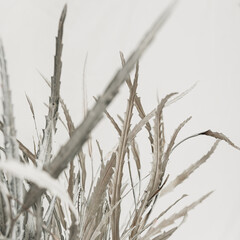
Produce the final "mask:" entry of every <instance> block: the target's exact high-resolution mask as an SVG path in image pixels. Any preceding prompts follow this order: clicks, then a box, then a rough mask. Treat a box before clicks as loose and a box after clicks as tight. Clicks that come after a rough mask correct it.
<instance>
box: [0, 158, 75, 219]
mask: <svg viewBox="0 0 240 240" xmlns="http://www.w3.org/2000/svg"><path fill="white" fill-rule="evenodd" d="M0 169H1V170H3V171H6V172H8V173H10V174H12V175H14V176H15V177H17V178H19V179H21V180H28V181H30V182H33V183H35V184H37V185H38V186H39V187H40V188H42V189H47V190H49V191H50V192H51V193H52V194H53V195H56V196H57V197H59V198H60V199H61V201H63V202H65V203H66V204H67V206H69V208H70V209H71V211H72V212H73V213H74V215H75V217H76V219H77V217H78V213H77V212H76V209H75V207H74V205H73V203H72V201H71V199H70V197H69V195H68V193H67V192H66V191H65V189H64V187H63V186H62V185H61V184H60V182H59V181H58V180H56V179H54V178H52V177H51V176H50V175H49V174H48V173H47V172H46V171H44V170H41V169H39V168H36V167H33V166H30V165H27V164H22V163H20V162H16V161H13V160H9V161H7V162H0Z"/></svg>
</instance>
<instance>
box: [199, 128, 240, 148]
mask: <svg viewBox="0 0 240 240" xmlns="http://www.w3.org/2000/svg"><path fill="white" fill-rule="evenodd" d="M199 135H206V136H210V137H214V138H216V139H220V140H223V141H225V142H227V143H228V144H229V145H231V146H232V147H234V148H236V149H238V150H240V148H239V147H238V146H236V145H235V144H234V143H233V142H232V141H231V140H230V139H229V138H228V137H226V136H225V135H224V134H223V133H219V132H212V131H211V130H207V131H206V132H202V133H199Z"/></svg>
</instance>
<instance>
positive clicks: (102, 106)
mask: <svg viewBox="0 0 240 240" xmlns="http://www.w3.org/2000/svg"><path fill="white" fill-rule="evenodd" d="M174 6H175V4H174V3H173V4H171V5H170V6H169V7H168V8H167V9H166V10H165V11H164V12H163V14H161V16H160V17H159V18H158V19H157V21H156V23H155V24H154V25H153V26H152V28H151V29H150V31H149V32H148V33H147V34H146V35H145V37H144V38H143V40H142V41H141V42H140V44H139V46H138V47H137V48H136V50H135V51H134V52H133V53H132V55H131V56H130V57H129V59H128V61H127V62H126V64H125V65H124V67H123V68H122V69H121V70H119V71H118V72H117V73H116V75H115V77H114V78H113V79H112V81H111V82H110V84H109V85H108V86H107V88H106V90H105V91H104V93H103V95H102V96H101V97H100V98H99V100H98V102H97V103H96V104H95V106H94V107H93V108H92V110H90V111H89V112H88V114H87V116H86V118H85V119H84V121H83V122H82V123H81V124H80V126H79V127H78V128H77V129H76V130H75V132H74V134H73V136H72V137H71V138H70V139H69V141H68V142H67V143H66V144H65V145H64V146H63V147H62V148H61V149H60V151H59V152H58V154H57V155H56V157H55V158H54V159H53V160H52V162H51V163H49V164H48V165H46V166H45V169H47V171H48V172H49V174H50V175H51V176H52V177H54V178H57V177H58V176H59V175H60V173H61V172H62V171H63V170H64V169H65V168H66V167H67V165H68V163H69V162H71V161H72V160H73V158H74V156H75V155H76V154H77V153H78V152H79V150H80V149H81V148H82V146H83V144H84V143H85V141H86V140H87V139H88V136H89V133H90V132H91V131H92V129H93V128H94V127H95V126H96V125H97V123H98V122H99V121H100V119H101V117H102V114H103V112H104V111H105V110H106V107H107V106H108V105H109V104H110V102H111V101H112V99H113V98H114V97H115V96H116V95H117V93H118V89H119V87H120V86H121V84H122V83H123V82H124V80H125V79H126V76H127V75H128V74H129V72H130V71H131V70H132V68H133V67H134V65H135V63H136V62H137V60H138V59H139V58H140V57H141V55H142V54H143V52H144V51H145V50H146V48H147V47H148V46H149V44H150V43H151V41H152V40H153V38H154V36H155V35H156V33H157V32H158V30H159V29H160V28H161V27H162V26H163V25H164V23H165V22H166V20H167V19H168V17H169V16H170V15H171V13H172V10H173V8H174ZM32 192H34V193H36V194H34V195H33V194H32ZM42 192H43V191H40V189H37V187H32V188H31V189H30V191H29V192H28V193H27V196H28V197H27V198H25V199H26V201H25V203H24V205H25V208H29V207H30V206H31V205H32V204H33V203H35V202H36V200H37V199H38V198H39V196H40V195H41V194H42Z"/></svg>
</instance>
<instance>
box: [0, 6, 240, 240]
mask: <svg viewBox="0 0 240 240" xmlns="http://www.w3.org/2000/svg"><path fill="white" fill-rule="evenodd" d="M173 7H174V4H172V5H171V6H169V7H168V8H167V9H166V10H165V11H164V12H163V14H162V15H161V16H160V18H159V19H158V20H157V21H156V23H155V24H154V25H153V27H152V28H151V29H150V31H149V32H148V33H147V34H146V35H145V37H144V38H143V40H142V41H141V42H140V44H139V46H138V47H137V48H136V50H135V51H134V52H133V53H132V55H131V56H130V57H129V58H128V60H127V61H125V59H124V56H123V54H122V53H121V54H120V57H121V61H122V68H121V69H120V70H119V71H118V72H117V73H116V75H115V76H114V78H113V79H112V81H111V82H110V83H109V85H108V86H107V88H106V89H105V91H104V92H103V94H102V96H100V97H99V98H97V99H96V104H95V105H94V107H93V108H92V109H91V110H89V111H88V112H87V114H86V116H85V118H84V120H83V122H82V123H81V124H80V125H79V126H78V127H76V128H75V126H74V123H73V121H72V119H71V116H70V114H69V111H68V108H67V106H66V104H65V103H64V101H63V99H62V98H61V96H60V83H61V81H60V79H61V70H62V62H61V55H62V48H63V44H62V38H63V28H64V21H65V17H66V13H67V6H64V8H63V11H62V14H61V17H60V20H59V27H58V35H57V38H56V54H55V58H54V73H53V76H52V78H51V82H48V84H49V86H50V88H51V96H50V98H49V105H48V114H47V116H46V125H45V129H44V131H43V135H42V136H41V138H39V142H38V149H37V151H35V153H33V152H31V151H30V150H29V148H28V147H26V146H25V145H24V144H23V143H22V142H21V141H20V140H18V139H17V138H16V130H15V125H14V115H13V107H12V100H11V91H10V87H9V77H8V73H7V67H6V59H5V54H4V49H3V44H2V42H0V76H1V83H2V102H3V121H2V122H1V123H0V128H1V131H2V132H3V136H4V147H1V151H2V152H3V153H4V154H2V158H1V160H0V239H25V240H27V239H82V240H83V239H84V240H95V239H99V240H100V239H112V240H119V239H122V240H123V239H131V240H137V239H138V240H140V239H144V240H148V239H149V240H150V239H155V240H163V239H164V240H165V239H168V238H169V237H170V236H171V235H172V234H173V233H174V232H175V231H176V230H177V229H178V227H179V226H180V225H181V223H180V224H179V225H178V223H177V224H176V223H175V221H176V220H178V219H185V217H186V215H187V213H188V212H189V211H190V210H192V209H193V208H194V207H195V206H197V205H198V204H200V203H201V202H202V201H203V200H205V199H206V198H207V197H208V196H209V195H210V194H211V193H212V192H209V193H207V194H205V195H204V196H202V197H201V198H200V199H198V200H196V201H195V202H193V203H192V204H190V205H188V206H186V207H185V208H183V209H182V210H180V211H178V212H175V213H174V214H172V215H170V216H168V217H167V218H165V219H163V217H164V216H165V214H166V213H168V211H169V210H170V209H172V208H173V207H174V206H175V205H176V204H178V202H179V201H181V200H182V199H183V198H184V197H185V196H186V195H182V197H180V198H179V199H176V201H175V202H173V203H172V204H171V205H169V207H168V208H167V209H162V210H161V212H159V213H158V216H157V217H156V218H154V219H153V218H151V214H152V212H153V207H154V206H155V204H156V202H157V201H158V199H159V198H161V197H162V196H164V195H166V194H168V193H169V192H171V191H173V190H174V189H175V188H176V187H177V186H178V185H179V184H181V183H182V182H183V181H185V180H186V179H187V178H188V177H189V176H190V175H191V174H192V173H193V172H194V171H195V170H196V169H197V168H198V167H199V166H201V165H202V164H203V163H204V162H205V161H206V160H207V159H208V158H209V157H210V156H211V155H212V154H213V152H214V151H215V149H216V147H217V145H218V143H219V141H221V140H223V141H225V142H227V143H228V144H230V145H232V146H233V147H235V148H237V149H239V148H238V147H237V146H235V145H234V144H233V143H232V142H231V141H230V140H229V139H228V138H227V137H226V136H225V135H223V134H222V133H218V132H212V131H211V130H208V131H205V132H201V133H198V134H195V135H193V136H190V137H188V138H185V139H183V140H182V141H180V142H179V143H178V144H176V143H175V142H176V138H177V136H178V133H179V132H180V131H181V129H182V128H183V127H184V126H185V124H186V123H187V122H188V121H189V120H190V118H188V119H186V120H185V121H183V122H182V123H181V124H179V126H178V127H177V128H176V130H175V132H174V134H173V135H172V137H171V139H170V141H169V143H168V144H167V143H166V141H165V129H164V121H163V110H164V108H165V107H166V106H168V105H170V104H171V103H173V102H174V101H176V100H178V99H179V98H180V97H182V96H183V95H185V94H186V93H187V92H188V91H187V92H184V93H182V94H177V93H172V94H169V95H167V96H166V97H165V98H163V99H162V100H161V101H160V103H159V104H158V106H157V107H156V108H155V109H153V110H152V111H151V112H150V113H148V114H146V113H145V111H144V108H143V105H142V103H141V100H140V97H139V96H138V94H137V86H138V71H139V65H138V60H139V58H140V56H141V55H142V53H143V52H144V50H145V49H146V48H147V46H148V45H149V44H150V43H151V41H152V39H153V38H154V36H155V34H156V33H157V31H158V30H159V29H160V28H161V27H162V26H163V24H164V23H165V22H166V20H167V18H168V17H169V15H170V14H171V12H172V10H173ZM134 66H136V67H135V76H134V79H133V80H131V77H130V71H131V70H132V69H133V68H134ZM45 80H46V79H45ZM46 81H47V80H46ZM123 82H126V83H127V86H128V88H129V99H128V104H127V109H126V113H125V116H124V118H121V121H122V126H119V125H118V123H117V122H116V121H115V119H114V118H113V117H112V116H111V115H110V113H108V112H107V110H106V108H107V106H108V105H109V104H110V103H111V101H112V100H113V98H114V97H115V96H116V95H117V93H118V89H119V87H120V85H121V84H122V83H123ZM27 100H28V103H29V106H30V109H31V112H32V115H33V118H34V121H35V113H34V108H33V105H32V103H31V100H30V99H29V98H28V97H27ZM59 106H61V107H62V109H63V113H64V115H65V119H66V126H67V129H68V133H69V137H70V138H69V140H68V141H67V143H66V144H65V145H64V146H63V147H61V148H60V150H59V151H58V153H57V154H55V153H53V152H52V142H53V137H54V134H55V132H56V130H57V128H56V125H57V121H58V119H59V116H58V115H59V113H58V110H59ZM134 108H135V109H136V110H137V112H138V114H139V117H140V120H139V122H138V123H137V124H136V125H135V126H133V127H131V120H132V116H133V110H134ZM104 114H105V115H106V117H107V118H108V119H109V120H110V122H111V124H112V125H113V126H114V128H115V129H116V131H117V133H118V135H119V141H118V144H117V146H116V148H115V149H114V150H113V151H111V152H110V155H109V156H110V157H109V158H107V160H106V161H105V160H103V159H104V158H103V156H102V155H103V154H102V149H101V147H100V144H99V143H98V142H97V146H98V151H99V153H100V156H101V163H100V171H99V174H97V176H95V178H96V179H97V180H96V182H95V181H94V180H93V179H92V181H91V183H90V186H88V185H87V184H86V179H87V171H86V166H85V163H86V154H85V152H84V150H83V145H84V143H85V142H86V141H88V139H89V135H90V133H91V131H92V130H93V129H94V128H95V126H96V125H97V123H98V122H99V121H100V119H101V118H102V116H103V115H104ZM152 118H153V119H154V121H153V124H152V123H151V122H150V119H152ZM35 124H36V122H35ZM144 127H145V128H146V131H147V134H148V139H149V144H150V148H151V152H152V168H151V171H150V173H149V175H148V176H146V177H145V179H146V181H147V182H148V183H147V184H146V188H145V189H143V190H142V189H141V186H140V183H141V181H142V180H143V177H142V175H141V157H140V155H139V151H138V144H137V140H136V136H137V134H138V133H139V132H140V131H145V130H144ZM199 135H206V136H210V137H214V138H216V139H217V140H216V142H215V143H214V145H213V146H212V147H211V148H210V150H209V151H208V152H207V153H206V155H204V156H203V157H202V158H201V159H200V160H199V161H197V162H195V163H194V164H192V165H191V166H190V167H189V168H187V169H186V170H185V171H183V172H182V173H181V174H180V175H179V176H177V177H176V178H175V179H174V180H173V181H171V182H168V176H169V175H168V174H167V172H166V168H167V164H168V162H169V159H170V157H171V154H172V152H173V151H174V149H175V148H176V147H178V146H179V145H180V144H182V143H183V142H184V141H186V140H188V139H189V138H193V137H197V136H199ZM89 146H90V145H89ZM91 148H92V147H91V146H90V147H89V155H91V152H92V149H91ZM126 159H127V163H128V170H129V175H130V178H129V179H130V180H129V183H128V186H130V190H129V191H127V192H126V191H125V186H126V185H124V184H123V175H124V174H125V173H124V171H123V169H124V164H125V161H126ZM130 161H135V166H136V170H137V174H138V183H134V181H133V176H132V167H131V165H130ZM63 172H64V174H65V176H64V177H65V179H64V180H65V183H66V184H65V185H67V188H65V187H63V184H60V181H59V180H58V178H59V176H60V175H61V174H62V173H63ZM136 186H139V191H138V194H137V193H136ZM130 193H132V201H133V204H134V208H133V209H128V210H129V211H130V212H131V214H130V216H129V219H128V221H126V222H124V226H123V227H122V228H120V216H121V207H122V199H124V198H125V197H126V196H127V195H130Z"/></svg>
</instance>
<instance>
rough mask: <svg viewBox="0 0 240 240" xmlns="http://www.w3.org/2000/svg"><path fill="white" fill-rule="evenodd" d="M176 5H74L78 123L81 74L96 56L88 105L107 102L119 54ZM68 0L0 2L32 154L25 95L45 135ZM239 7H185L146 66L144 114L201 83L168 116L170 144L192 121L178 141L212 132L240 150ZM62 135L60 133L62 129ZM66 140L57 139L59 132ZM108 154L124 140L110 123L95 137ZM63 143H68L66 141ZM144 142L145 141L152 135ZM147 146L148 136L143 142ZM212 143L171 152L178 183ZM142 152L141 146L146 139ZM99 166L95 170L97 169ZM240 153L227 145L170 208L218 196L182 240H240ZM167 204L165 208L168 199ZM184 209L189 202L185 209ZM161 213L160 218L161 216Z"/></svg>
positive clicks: (73, 87)
mask: <svg viewBox="0 0 240 240" xmlns="http://www.w3.org/2000/svg"><path fill="white" fill-rule="evenodd" d="M167 2H168V1H163V0H161V1H159V0H148V1H144V0H128V1H127V0H121V1H120V0H111V1H110V0H98V1H97V0H88V1H82V0H69V1H68V14H67V19H66V25H65V30H64V50H63V74H62V84H61V87H62V88H61V94H62V97H63V98H64V100H65V102H66V103H67V105H68V108H69V109H70V113H71V115H72V116H73V119H74V121H75V123H76V124H79V123H80V121H81V119H82V117H83V116H82V89H81V87H82V74H83V65H84V59H85V57H86V55H87V54H88V61H87V68H86V84H87V89H88V90H87V91H88V104H89V106H91V105H92V104H93V103H94V100H93V98H92V96H97V95H99V94H101V92H102V91H103V89H104V87H105V86H106V85H107V83H108V82H109V81H110V79H111V77H112V76H113V75H114V73H115V71H116V70H117V69H118V68H119V67H120V60H119V50H121V51H123V52H124V53H125V55H126V57H127V56H129V54H130V53H131V51H132V50H133V49H134V47H135V46H136V44H137V43H138V42H139V40H140V39H141V37H142V36H143V35H144V33H145V32H146V30H147V29H148V28H149V27H150V26H151V24H152V23H153V22H154V20H155V19H156V18H157V16H158V15H159V14H160V13H161V12H162V10H163V9H164V6H165V5H166V4H167ZM64 3H65V1H62V0H50V1H49V0H48V1H47V0H42V1H32V0H21V1H19V0H18V1H16V0H15V1H13V0H7V1H6V0H0V36H1V38H2V39H3V42H4V46H5V52H6V57H7V61H8V70H9V75H10V81H11V82H10V85H11V89H12V92H13V102H14V111H15V116H16V125H17V129H18V132H17V134H18V138H19V139H20V140H21V141H23V142H24V143H25V144H26V145H28V146H29V148H31V149H33V144H32V137H33V136H35V132H34V124H33V121H32V118H31V113H30V110H29V107H28V105H27V101H26V98H25V93H26V94H27V95H28V96H29V97H30V98H31V100H32V102H33V104H34V108H35V112H36V117H37V122H38V125H39V126H38V127H39V131H40V129H41V128H43V127H44V117H43V116H44V114H46V112H47V109H46V107H45V106H44V104H43V103H44V102H48V95H49V89H48V87H47V86H46V84H45V83H44V81H43V80H42V78H41V77H40V75H39V73H38V71H40V72H41V73H42V74H43V75H45V76H46V77H47V78H48V79H50V77H51V75H52V72H53V56H54V53H55V36H56V34H57V24H58V19H59V16H60V12H61V10H62V7H63V5H64ZM239 43H240V7H239V1H238V0H182V1H180V2H179V4H178V7H177V8H176V9H175V11H174V13H173V16H172V17H171V18H170V19H169V21H168V22H167V24H166V25H165V26H164V28H163V29H162V30H161V31H160V33H159V34H158V36H157V38H156V39H155V41H154V42H153V44H152V45H151V46H150V47H149V49H148V50H147V52H146V53H145V54H144V56H143V57H142V59H141V60H140V77H139V88H138V93H139V95H140V96H141V98H142V101H143V105H144V107H145V110H146V112H149V111H150V110H152V109H153V108H154V107H155V106H156V104H157V96H159V98H160V99H161V98H162V97H164V96H165V95H166V94H168V93H170V92H175V91H179V92H182V91H184V90H186V89H188V88H189V87H190V86H192V85H193V84H194V83H195V82H198V84H197V86H196V87H195V88H194V90H193V91H192V92H191V93H189V94H188V95H187V96H186V97H184V99H181V100H180V101H179V102H177V103H175V104H174V105H172V106H170V107H169V108H167V109H166V111H165V112H164V114H165V115H164V120H165V124H166V138H167V140H169V139H170V137H171V134H172V133H173V131H174V129H175V128H176V127H177V126H178V124H179V123H180V122H182V121H183V120H184V119H186V118H187V117H188V116H193V119H192V120H191V121H190V122H189V123H188V125H187V126H186V127H185V128H184V130H183V131H182V133H181V134H180V136H179V139H182V138H183V137H186V136H189V135H191V134H194V133H197V132H201V131H205V130H207V129H209V128H210V129H212V130H213V131H219V132H223V133H224V134H225V135H227V136H228V137H230V139H231V140H232V141H233V142H235V143H236V144H237V145H240V114H239V109H240V94H239V91H240V44H239ZM127 94H128V91H127V87H126V86H124V87H122V88H121V91H120V94H119V96H118V98H117V99H116V100H115V101H114V103H113V104H112V105H111V107H110V109H109V110H110V112H111V113H113V115H114V116H116V114H118V113H119V114H122V113H123V112H124V109H125V107H126V97H127ZM59 128H60V126H59ZM58 134H59V133H58ZM95 134H96V136H97V137H98V139H99V140H100V141H101V142H102V147H103V148H104V152H105V153H106V152H107V151H108V150H110V149H109V148H111V147H112V146H114V144H115V143H116V142H117V134H116V133H115V131H114V129H113V128H112V126H110V125H109V123H108V121H103V122H101V124H100V127H99V128H98V129H97V130H96V131H95ZM66 136H67V135H66V134H65V135H64V134H63V135H61V134H59V135H58V137H60V143H59V144H63V143H64V142H65V140H66ZM142 136H143V137H146V136H145V135H144V134H143V135H142ZM139 139H140V138H139ZM212 143H213V140H212V139H208V138H206V137H200V138H199V139H194V140H192V141H189V142H188V143H185V144H184V145H182V146H181V147H179V149H178V150H176V152H175V153H174V154H173V156H172V158H171V162H170V164H169V168H168V172H169V173H170V174H171V176H172V177H174V176H175V174H177V173H180V172H181V170H183V169H185V168H186V167H187V166H189V165H190V164H191V163H193V162H195V161H196V160H198V159H199V158H200V157H201V156H202V155H203V154H204V153H206V152H207V151H208V150H209V148H210V147H211V145H212ZM140 145H141V140H140ZM142 146H143V147H142V148H141V149H140V152H141V154H143V159H142V161H143V162H142V164H143V166H144V168H146V169H149V168H150V163H151V155H150V151H149V148H147V149H145V148H144V146H145V145H144V144H142ZM96 168H97V167H96ZM239 172H240V159H239V152H238V151H237V150H235V149H233V148H232V147H230V146H229V145H227V144H226V143H220V146H219V147H218V149H217V151H216V153H215V154H214V156H212V157H211V159H209V160H208V162H207V163H206V164H204V166H202V167H201V168H200V169H199V170H198V171H197V172H195V173H194V175H193V176H192V177H191V178H190V179H188V181H186V182H185V183H184V184H183V185H182V186H181V187H179V188H178V189H176V192H175V193H174V194H175V195H174V194H172V195H171V196H169V199H168V200H169V201H170V202H169V203H172V202H173V201H174V199H176V197H179V196H181V194H183V193H187V194H189V195H190V196H189V197H188V200H186V202H185V203H190V202H191V201H192V200H195V199H197V198H198V197H200V196H201V195H203V194H205V193H206V192H208V191H210V190H215V193H214V194H213V195H212V196H211V197H210V198H209V199H208V200H206V201H205V202H204V203H203V204H202V205H200V206H199V207H197V208H196V209H194V210H193V211H192V212H191V213H190V214H189V217H188V218H187V221H186V222H185V223H184V224H183V225H182V226H181V228H180V229H179V230H178V231H177V232H176V233H175V234H174V235H173V236H172V238H171V239H172V240H177V239H178V240H179V239H195V240H200V239H212V240H223V239H227V240H239V239H240V227H239V224H240V214H239V212H240V187H239V181H240V174H239ZM166 201H167V200H166ZM182 206H184V203H183V205H182ZM161 207H162V206H158V207H157V208H156V209H155V211H158V208H159V212H160V211H161Z"/></svg>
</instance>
